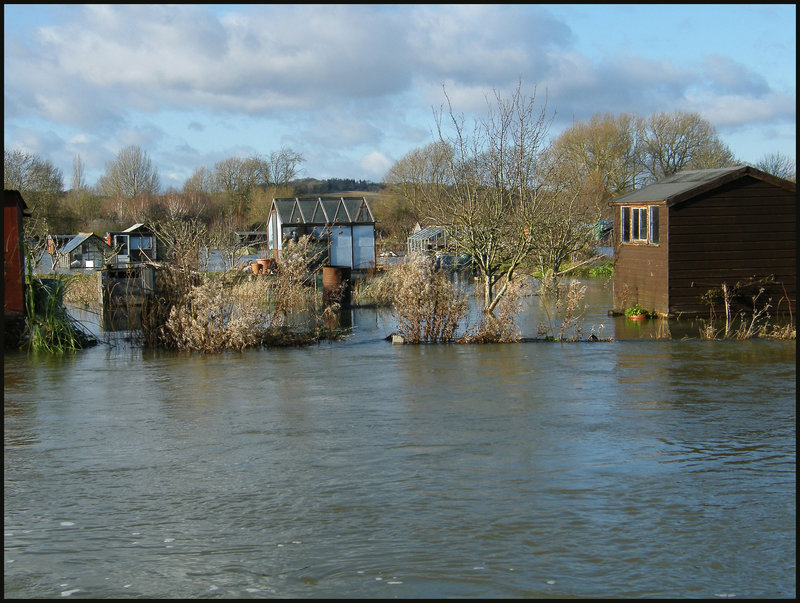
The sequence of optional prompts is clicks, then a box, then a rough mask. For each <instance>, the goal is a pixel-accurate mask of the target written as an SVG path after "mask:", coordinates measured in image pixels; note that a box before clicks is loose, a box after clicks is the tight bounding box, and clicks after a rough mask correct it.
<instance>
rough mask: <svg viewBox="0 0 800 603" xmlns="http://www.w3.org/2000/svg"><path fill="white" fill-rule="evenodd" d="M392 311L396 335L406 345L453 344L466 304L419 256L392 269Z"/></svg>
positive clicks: (442, 276) (439, 273) (446, 279)
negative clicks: (449, 342)
mask: <svg viewBox="0 0 800 603" xmlns="http://www.w3.org/2000/svg"><path fill="white" fill-rule="evenodd" d="M389 278H390V279H391V291H392V309H393V311H394V314H395V316H396V318H397V332H398V335H400V336H401V337H403V339H404V340H405V341H406V342H407V343H423V342H427V343H435V342H446V341H453V340H454V339H455V335H456V332H457V330H458V327H459V323H460V322H461V320H463V318H464V317H465V316H466V312H467V301H466V299H465V298H464V296H463V295H461V294H460V293H459V292H458V291H457V290H456V289H455V287H454V286H453V284H452V283H451V282H450V280H449V279H448V278H447V276H446V275H445V274H444V273H443V272H437V271H436V270H434V263H433V259H432V258H429V257H427V256H424V255H421V254H415V255H413V256H412V257H411V258H410V259H409V260H408V261H406V262H404V263H402V264H397V265H396V266H395V267H393V268H392V270H391V272H390V275H389Z"/></svg>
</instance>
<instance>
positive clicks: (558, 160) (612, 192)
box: [542, 113, 641, 213]
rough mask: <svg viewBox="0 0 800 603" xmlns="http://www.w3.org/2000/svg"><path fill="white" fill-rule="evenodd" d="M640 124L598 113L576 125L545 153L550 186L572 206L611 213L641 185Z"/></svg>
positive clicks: (636, 120)
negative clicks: (616, 201) (613, 204)
mask: <svg viewBox="0 0 800 603" xmlns="http://www.w3.org/2000/svg"><path fill="white" fill-rule="evenodd" d="M640 122H641V120H640V118H638V117H636V116H635V115H633V114H629V113H623V114H621V115H618V116H613V115H611V114H608V113H606V114H604V115H603V114H600V113H598V114H596V115H594V116H592V117H591V118H590V119H589V120H588V121H586V122H578V123H575V124H573V125H572V127H570V128H568V129H567V130H565V131H564V132H563V133H562V134H560V135H559V136H558V137H557V138H555V139H554V140H553V141H552V142H551V144H550V146H549V147H548V149H547V150H546V152H545V153H544V156H543V161H542V163H543V166H544V167H543V170H544V171H545V172H546V174H547V180H548V182H549V186H551V187H553V186H557V187H558V188H559V189H560V190H562V191H563V192H566V191H569V192H570V193H571V198H570V203H573V202H575V201H580V202H581V203H583V204H584V205H586V206H588V207H592V208H595V209H597V210H599V211H600V212H601V213H602V212H603V211H608V208H607V205H606V202H607V201H608V200H609V199H611V198H613V197H616V196H619V195H622V194H624V193H627V192H629V191H631V190H633V189H635V188H636V187H637V185H638V184H639V182H640V180H641V168H640V165H639V159H638V153H639V136H638V134H639V131H640V130H641V128H640V125H639V124H640Z"/></svg>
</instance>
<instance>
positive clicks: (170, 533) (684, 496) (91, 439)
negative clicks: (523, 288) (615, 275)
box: [4, 283, 796, 598]
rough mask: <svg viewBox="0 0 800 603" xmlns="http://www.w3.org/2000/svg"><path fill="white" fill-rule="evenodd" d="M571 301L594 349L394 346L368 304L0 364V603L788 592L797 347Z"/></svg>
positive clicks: (533, 313) (601, 301)
mask: <svg viewBox="0 0 800 603" xmlns="http://www.w3.org/2000/svg"><path fill="white" fill-rule="evenodd" d="M604 296H605V297H604ZM587 299H589V300H590V301H591V304H590V308H589V309H588V310H587V315H586V320H585V330H584V333H585V334H586V335H587V336H588V335H589V334H590V333H592V332H594V333H597V334H598V335H599V336H601V337H612V338H614V339H615V340H614V341H610V342H609V341H600V342H593V343H588V342H580V343H565V344H561V343H552V342H548V343H544V342H539V343H521V344H508V345H485V346H460V345H427V346H426V345H423V346H398V345H392V344H391V343H388V342H387V341H385V340H384V338H385V337H386V335H388V334H389V333H390V332H391V331H392V328H393V322H392V318H391V315H390V314H389V313H387V312H386V311H385V310H376V309H368V308H365V309H357V310H354V311H353V314H352V322H353V325H354V330H353V335H352V336H351V337H350V338H349V339H348V340H346V341H343V342H337V343H322V344H319V345H315V346H311V347H308V348H292V349H269V350H251V351H247V352H244V353H226V354H220V355H213V356H202V355H189V354H175V353H166V352H153V351H143V350H140V349H136V348H131V347H129V346H127V345H125V344H124V343H122V342H116V343H114V344H113V345H107V344H101V345H99V346H97V347H95V348H92V349H89V350H84V351H82V352H79V353H76V354H73V355H67V356H66V357H64V358H55V357H47V356H26V355H25V354H17V353H15V354H7V355H6V357H5V361H4V398H5V399H4V408H5V413H4V432H5V440H4V530H5V537H4V544H5V546H4V562H5V572H4V595H5V596H6V597H24V598H38V597H42V598H44V597H46V598H50V597H84V598H117V597H132V598H149V597H154V598H201V597H202V598H206V597H208V598H234V597H238V598H262V597H280V598H298V597H309V598H314V597H319V598H331V597H343V598H344V597H346V598H373V597H375V598H390V597H399V598H445V597H458V598H489V597H494V598H511V597H514V598H522V597H525V598H567V597H573V598H574V597H577V598H596V597H626V598H627V597H630V598H633V597H639V598H655V597H661V598H667V597H669V598H714V597H718V598H728V597H738V598H765V597H766V598H794V597H795V595H796V504H795V500H796V498H795V497H796V473H795V471H796V368H795V363H796V347H795V342H793V341H790V342H785V341H767V340H749V341H707V340H702V339H699V338H698V337H697V330H696V328H695V326H694V325H692V324H677V325H675V324H673V325H670V328H671V331H672V337H671V338H663V335H664V333H665V331H666V328H665V326H664V325H660V326H659V325H657V324H655V323H657V322H658V321H651V324H645V325H633V324H632V323H631V324H626V323H625V319H611V318H609V317H608V316H606V311H607V309H608V306H607V303H608V300H609V299H610V295H609V293H608V290H607V288H606V287H605V286H604V285H597V284H596V283H594V284H592V290H591V291H590V294H589V296H588V297H587ZM537 312H538V313H537ZM545 319H546V316H545V315H543V314H542V313H541V311H540V310H539V309H538V308H537V307H536V300H535V299H531V300H530V304H529V307H528V308H527V310H526V315H525V316H523V318H522V320H521V324H522V325H524V329H523V330H524V333H523V334H525V335H527V336H535V335H536V331H535V329H536V325H537V324H538V323H541V322H542V321H543V320H545ZM636 329H638V331H637V330H636ZM681 329H683V330H684V331H686V333H679V331H681ZM692 331H693V333H692Z"/></svg>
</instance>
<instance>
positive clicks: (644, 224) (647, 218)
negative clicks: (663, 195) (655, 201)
mask: <svg viewBox="0 0 800 603" xmlns="http://www.w3.org/2000/svg"><path fill="white" fill-rule="evenodd" d="M620 224H621V225H622V233H621V234H622V242H623V243H649V244H652V245H657V244H658V206H656V205H650V206H642V207H630V206H629V207H621V208H620Z"/></svg>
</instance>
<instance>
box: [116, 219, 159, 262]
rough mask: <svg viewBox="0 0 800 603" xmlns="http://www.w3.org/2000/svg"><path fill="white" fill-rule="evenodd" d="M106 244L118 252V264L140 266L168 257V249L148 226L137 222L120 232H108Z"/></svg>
mask: <svg viewBox="0 0 800 603" xmlns="http://www.w3.org/2000/svg"><path fill="white" fill-rule="evenodd" d="M106 244H108V245H109V246H110V247H111V248H112V249H113V250H114V251H116V252H117V255H116V264H117V265H118V266H120V265H121V266H138V265H140V264H143V263H145V262H155V261H158V260H163V259H165V258H166V253H167V249H166V247H165V246H164V245H163V243H161V242H159V241H158V240H157V238H156V235H155V232H153V230H152V229H151V228H149V227H148V226H146V225H144V224H142V223H137V224H134V225H133V226H131V227H130V228H126V229H125V230H123V231H119V232H108V233H106Z"/></svg>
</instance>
